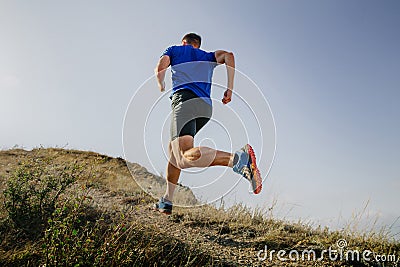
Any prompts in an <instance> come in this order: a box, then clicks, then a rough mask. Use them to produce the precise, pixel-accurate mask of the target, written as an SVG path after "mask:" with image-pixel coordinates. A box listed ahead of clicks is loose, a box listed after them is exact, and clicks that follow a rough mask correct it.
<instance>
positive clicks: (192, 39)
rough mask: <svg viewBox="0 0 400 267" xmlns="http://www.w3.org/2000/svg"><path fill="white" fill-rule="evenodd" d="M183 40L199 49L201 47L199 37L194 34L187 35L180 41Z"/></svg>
mask: <svg viewBox="0 0 400 267" xmlns="http://www.w3.org/2000/svg"><path fill="white" fill-rule="evenodd" d="M183 40H185V41H186V42H187V43H188V44H191V45H193V44H197V45H198V46H199V47H200V45H201V37H200V35H198V34H196V33H193V32H191V33H188V34H185V36H183V38H182V41H183Z"/></svg>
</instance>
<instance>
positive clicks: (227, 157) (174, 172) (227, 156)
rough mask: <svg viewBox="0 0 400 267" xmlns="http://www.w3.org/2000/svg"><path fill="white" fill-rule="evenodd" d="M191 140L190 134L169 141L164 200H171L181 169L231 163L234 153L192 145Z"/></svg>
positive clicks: (230, 165)
mask: <svg viewBox="0 0 400 267" xmlns="http://www.w3.org/2000/svg"><path fill="white" fill-rule="evenodd" d="M193 141H194V140H193V137H192V136H190V135H185V136H181V137H178V138H176V139H174V140H173V141H171V142H170V143H169V147H168V150H169V154H170V155H169V156H170V160H169V162H168V165H167V177H166V180H167V181H166V182H167V189H166V192H165V195H164V199H165V200H168V201H170V202H172V199H173V196H174V191H175V188H176V184H177V183H178V180H179V176H180V173H181V169H185V168H190V167H210V166H228V167H232V165H233V157H234V154H232V153H228V152H224V151H220V150H215V149H212V148H209V147H193V143H194V142H193Z"/></svg>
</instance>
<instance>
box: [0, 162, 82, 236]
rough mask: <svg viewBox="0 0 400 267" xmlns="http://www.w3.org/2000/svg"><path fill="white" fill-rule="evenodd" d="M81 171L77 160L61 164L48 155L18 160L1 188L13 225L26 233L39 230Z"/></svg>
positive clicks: (34, 232)
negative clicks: (16, 165) (17, 165)
mask: <svg viewBox="0 0 400 267" xmlns="http://www.w3.org/2000/svg"><path fill="white" fill-rule="evenodd" d="M80 172H81V167H79V166H78V165H77V164H76V163H74V164H69V165H64V166H60V165H57V164H55V163H54V162H53V161H52V159H51V158H34V159H30V160H28V161H26V162H22V163H20V165H19V167H18V168H17V169H16V170H15V172H14V173H12V174H11V177H9V179H8V181H7V186H6V189H5V190H4V192H3V194H4V199H5V200H4V206H5V208H6V210H7V212H8V216H9V218H10V219H11V221H12V222H13V223H14V225H15V226H16V228H18V229H20V230H22V231H23V232H24V233H26V234H28V235H29V236H32V235H38V234H40V233H42V231H43V229H44V228H45V226H46V222H47V219H48V218H49V217H50V216H51V214H52V213H53V212H54V210H55V204H56V201H57V199H58V198H59V197H60V195H61V194H62V193H63V192H64V191H65V190H66V188H67V187H68V186H69V185H71V184H72V183H74V182H75V180H76V179H77V176H78V175H79V174H80Z"/></svg>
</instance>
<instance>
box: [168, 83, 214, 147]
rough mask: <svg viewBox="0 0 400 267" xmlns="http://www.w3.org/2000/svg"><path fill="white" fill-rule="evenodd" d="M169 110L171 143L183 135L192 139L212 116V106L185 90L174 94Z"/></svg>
mask: <svg viewBox="0 0 400 267" xmlns="http://www.w3.org/2000/svg"><path fill="white" fill-rule="evenodd" d="M171 108H172V115H171V129H170V134H171V141H172V140H174V139H175V138H177V137H179V136H184V135H191V136H193V137H194V136H195V135H196V134H197V133H198V132H199V131H200V129H201V128H203V126H204V125H206V123H207V122H208V121H209V120H210V118H211V115H212V106H211V105H209V104H207V103H206V102H205V101H204V100H203V99H201V98H199V97H198V96H197V95H196V94H195V93H193V92H192V91H190V90H187V89H183V90H179V91H177V92H176V93H174V95H173V96H172V103H171Z"/></svg>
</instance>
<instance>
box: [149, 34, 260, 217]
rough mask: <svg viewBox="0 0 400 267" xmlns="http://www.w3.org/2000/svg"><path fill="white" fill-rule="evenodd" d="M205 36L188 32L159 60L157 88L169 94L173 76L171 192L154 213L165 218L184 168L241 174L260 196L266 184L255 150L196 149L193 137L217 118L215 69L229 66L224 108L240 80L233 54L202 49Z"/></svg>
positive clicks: (168, 185)
mask: <svg viewBox="0 0 400 267" xmlns="http://www.w3.org/2000/svg"><path fill="white" fill-rule="evenodd" d="M200 45H201V37H200V36H199V35H197V34H195V33H188V34H186V35H185V36H184V37H183V38H182V44H181V45H179V46H170V47H168V48H167V49H166V50H165V51H164V53H163V54H162V56H161V57H160V59H159V61H158V64H157V66H156V69H155V73H156V76H157V82H158V87H159V89H160V91H161V92H163V91H164V90H165V82H164V78H165V72H166V70H167V68H168V67H169V66H171V72H172V87H173V88H172V94H171V97H170V98H171V100H172V104H171V107H172V118H171V129H170V135H171V136H170V138H171V139H170V142H169V148H168V149H169V161H168V165H167V171H166V173H167V177H166V180H167V181H166V182H167V189H166V192H165V194H164V196H163V197H161V198H160V200H159V202H158V203H157V204H155V205H154V209H155V210H158V211H160V212H162V213H165V214H171V213H172V200H173V196H174V191H175V188H176V184H177V183H178V180H179V176H180V173H181V170H182V169H186V168H191V167H210V166H216V165H218V166H227V167H230V168H233V171H234V172H236V173H238V174H240V175H242V176H243V177H244V178H246V179H247V180H248V181H249V182H250V183H251V185H252V189H253V192H254V193H255V194H258V193H259V192H260V191H261V186H262V179H261V175H260V172H259V170H258V169H257V165H256V158H255V154H254V151H253V149H252V147H251V146H250V145H249V144H246V145H245V146H244V147H243V148H241V149H240V150H238V151H236V152H235V153H228V152H224V151H219V150H215V149H212V148H209V147H194V137H195V135H196V134H197V133H198V132H199V131H200V129H201V128H202V127H203V126H204V125H206V124H207V122H208V121H209V120H210V118H211V114H212V101H211V98H210V93H211V83H212V75H213V70H214V68H215V67H216V66H217V65H218V64H225V65H226V70H227V76H228V79H227V89H226V91H225V92H224V96H223V98H222V103H223V104H224V105H226V104H228V103H229V102H231V99H232V90H233V81H234V75H235V58H234V55H233V53H232V52H227V51H224V50H217V51H215V52H206V51H203V50H201V49H200Z"/></svg>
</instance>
